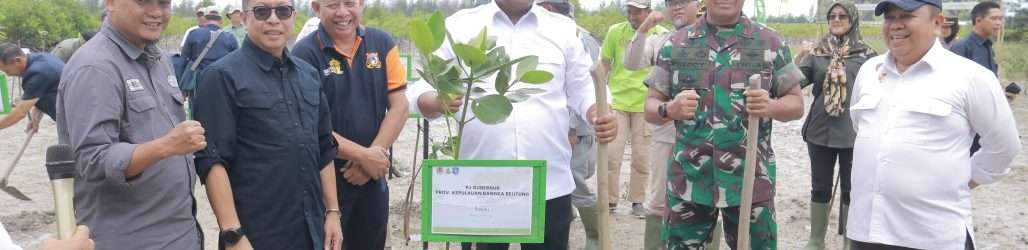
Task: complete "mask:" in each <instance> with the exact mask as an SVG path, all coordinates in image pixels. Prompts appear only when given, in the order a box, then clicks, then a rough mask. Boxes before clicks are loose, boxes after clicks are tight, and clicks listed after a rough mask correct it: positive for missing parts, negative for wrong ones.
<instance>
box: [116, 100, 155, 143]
mask: <svg viewBox="0 0 1028 250" xmlns="http://www.w3.org/2000/svg"><path fill="white" fill-rule="evenodd" d="M127 98H128V100H127V101H126V103H127V106H128V112H126V113H125V118H124V119H125V127H126V128H125V129H123V130H122V131H123V133H125V134H122V136H123V137H124V138H128V141H129V142H131V143H142V142H147V141H150V140H151V139H153V138H154V137H156V133H155V129H156V127H157V126H154V124H152V122H154V121H156V120H157V118H158V117H157V116H156V115H154V114H157V112H154V111H155V110H156V108H157V100H155V99H154V97H153V96H152V95H150V94H149V93H145V92H136V93H130V94H129V96H128V97H127Z"/></svg>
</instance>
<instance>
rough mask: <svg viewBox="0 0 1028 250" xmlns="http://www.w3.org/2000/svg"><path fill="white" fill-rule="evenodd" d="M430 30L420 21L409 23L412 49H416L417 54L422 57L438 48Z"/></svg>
mask: <svg viewBox="0 0 1028 250" xmlns="http://www.w3.org/2000/svg"><path fill="white" fill-rule="evenodd" d="M433 37H434V36H433V34H432V30H431V29H430V28H429V27H428V24H427V23H425V22H422V21H411V22H410V38H411V40H412V41H414V47H417V48H418V52H421V54H422V55H428V54H432V52H434V51H435V50H436V49H438V48H439V47H438V46H435V38H433Z"/></svg>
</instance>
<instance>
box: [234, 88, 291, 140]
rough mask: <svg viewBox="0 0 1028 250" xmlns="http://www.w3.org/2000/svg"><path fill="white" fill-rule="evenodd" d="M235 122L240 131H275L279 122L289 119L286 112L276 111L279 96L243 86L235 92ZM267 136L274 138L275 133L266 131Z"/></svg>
mask: <svg viewBox="0 0 1028 250" xmlns="http://www.w3.org/2000/svg"><path fill="white" fill-rule="evenodd" d="M236 93H237V94H236V106H237V107H238V112H239V113H238V114H236V123H237V125H238V127H239V128H240V131H248V132H252V131H275V129H271V128H279V124H280V123H281V122H286V121H288V120H291V119H289V118H288V116H286V114H287V113H285V112H284V111H283V112H279V111H276V108H275V105H276V104H277V103H279V97H278V96H276V95H273V94H272V93H270V92H267V91H264V90H262V89H256V88H244V89H240V90H237V92H236ZM265 136H267V138H276V136H277V135H276V134H273V133H271V132H268V134H265Z"/></svg>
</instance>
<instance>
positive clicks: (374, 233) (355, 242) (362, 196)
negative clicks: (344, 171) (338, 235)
mask: <svg viewBox="0 0 1028 250" xmlns="http://www.w3.org/2000/svg"><path fill="white" fill-rule="evenodd" d="M336 178H337V179H336V180H337V182H341V183H338V184H337V186H338V187H337V189H336V191H337V192H338V197H339V211H340V215H341V216H339V217H340V219H342V220H343V222H342V226H343V246H344V248H345V249H369V250H371V249H385V242H386V230H387V228H386V227H387V226H388V224H389V186H388V185H387V184H386V178H381V179H379V180H372V181H369V182H368V183H366V184H364V185H363V186H354V185H351V184H350V183H347V182H346V179H344V178H343V176H342V175H341V174H337V175H336Z"/></svg>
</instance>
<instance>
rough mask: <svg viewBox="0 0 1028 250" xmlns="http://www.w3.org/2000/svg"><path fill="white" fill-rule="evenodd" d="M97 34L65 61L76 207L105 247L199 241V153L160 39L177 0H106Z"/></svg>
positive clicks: (65, 111)
mask: <svg viewBox="0 0 1028 250" xmlns="http://www.w3.org/2000/svg"><path fill="white" fill-rule="evenodd" d="M104 3H105V9H106V11H107V13H108V17H107V20H106V21H104V23H103V25H102V28H101V29H100V32H99V34H97V35H96V36H95V37H93V39H90V40H89V42H87V43H86V44H85V45H82V48H80V49H79V50H78V51H77V52H75V56H73V57H72V58H71V59H70V60H69V61H68V64H67V65H65V67H64V70H63V73H62V75H61V81H60V83H59V87H58V94H57V102H56V103H57V104H56V105H57V107H56V114H57V117H56V118H57V131H58V140H59V141H60V143H62V144H68V145H70V146H71V147H72V148H73V149H74V151H75V160H76V170H77V172H76V173H77V176H76V179H77V180H75V202H74V203H75V217H76V219H77V222H78V224H82V225H85V226H88V227H89V228H90V229H91V230H92V232H93V233H92V235H93V239H94V240H95V242H96V247H97V248H99V249H156V248H163V249H183V250H189V249H201V243H200V242H201V237H202V235H201V233H200V230H199V228H198V224H197V222H196V217H195V215H196V204H195V201H194V199H193V197H192V190H193V184H194V183H195V181H196V174H195V173H194V172H193V166H192V160H191V158H192V153H193V152H196V151H197V150H201V149H203V148H204V147H205V145H206V143H205V142H204V129H203V128H202V127H201V126H200V124H199V123H197V122H196V121H186V120H185V117H186V114H185V112H184V109H183V107H182V95H181V92H179V90H178V81H177V80H176V79H175V75H174V72H173V70H172V68H171V59H170V58H168V57H167V56H164V55H163V52H162V51H161V50H160V49H159V48H158V47H157V42H158V40H159V39H160V37H161V33H162V32H163V31H164V29H165V27H167V25H168V21H169V19H170V18H171V0H106V1H105V2H104Z"/></svg>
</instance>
